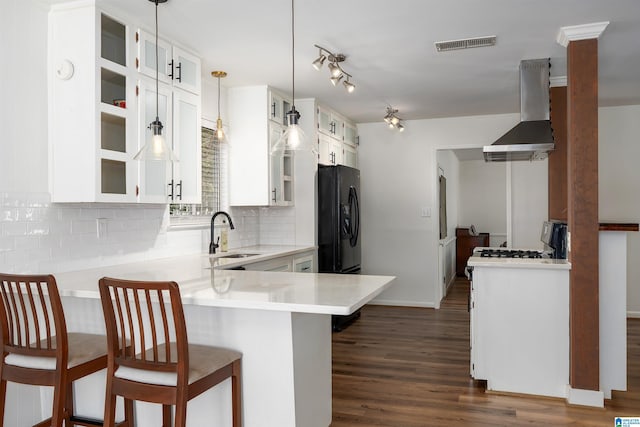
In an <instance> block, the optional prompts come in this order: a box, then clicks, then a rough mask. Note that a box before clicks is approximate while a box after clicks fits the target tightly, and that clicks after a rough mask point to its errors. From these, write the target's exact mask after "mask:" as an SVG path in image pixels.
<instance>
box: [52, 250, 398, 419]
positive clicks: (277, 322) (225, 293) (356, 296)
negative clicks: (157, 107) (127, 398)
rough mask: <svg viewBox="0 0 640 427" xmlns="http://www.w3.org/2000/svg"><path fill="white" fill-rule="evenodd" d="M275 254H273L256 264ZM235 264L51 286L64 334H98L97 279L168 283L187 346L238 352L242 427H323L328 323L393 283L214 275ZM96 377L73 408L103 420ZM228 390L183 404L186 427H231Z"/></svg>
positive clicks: (99, 271) (187, 264)
mask: <svg viewBox="0 0 640 427" xmlns="http://www.w3.org/2000/svg"><path fill="white" fill-rule="evenodd" d="M308 249H313V248H307V250H308ZM299 250H302V249H299ZM223 255H224V254H223ZM276 255H282V253H280V254H259V255H257V256H256V258H259V257H263V258H265V257H267V258H268V257H274V256H276ZM242 262H244V263H249V260H247V259H245V260H244V261H239V260H238V259H234V258H221V257H218V258H216V257H215V256H214V257H210V256H209V255H199V254H198V255H190V256H180V257H172V258H165V259H158V260H150V261H143V262H135V263H129V264H122V265H114V266H110V267H100V268H93V269H88V270H82V271H73V272H66V273H57V274H56V280H57V281H58V287H59V288H60V293H61V295H62V297H63V304H64V307H65V313H66V316H67V325H68V328H69V330H70V331H87V332H102V333H104V320H103V318H102V310H101V306H100V299H99V292H98V287H97V283H98V279H99V278H101V277H103V276H111V277H117V278H126V279H133V280H173V281H176V282H177V283H178V284H179V286H180V292H181V296H182V301H183V304H184V311H185V317H186V320H187V328H188V334H189V341H190V342H192V343H199V344H209V345H219V346H225V347H229V348H233V349H236V350H239V351H241V352H242V353H243V359H242V369H243V378H242V380H243V420H244V426H246V427H252V426H253V427H264V426H279V427H280V426H291V427H294V426H297V427H306V426H309V427H327V426H328V425H329V424H330V423H331V315H332V314H338V315H345V314H349V313H352V312H353V311H355V310H357V309H358V308H360V307H361V306H363V305H364V304H366V303H367V302H369V301H370V300H371V299H373V298H374V297H375V296H376V295H378V294H379V293H380V292H382V291H383V290H384V289H386V288H387V287H389V286H390V285H391V283H392V282H393V280H394V279H395V278H394V277H390V276H366V275H346V274H345V275H340V274H316V273H290V272H267V271H235V270H224V269H220V268H218V267H222V268H224V267H227V268H229V267H233V266H234V265H236V264H238V263H242ZM100 375H102V376H100V377H99V378H96V377H95V376H94V377H93V378H90V379H88V380H87V381H89V382H91V383H92V384H93V385H92V386H88V385H86V384H78V385H77V386H78V387H80V388H81V390H80V392H79V393H76V396H82V397H79V398H78V402H77V403H76V407H77V409H78V411H79V412H81V413H85V414H87V415H90V416H96V417H99V418H102V413H101V411H102V404H103V399H104V398H103V396H104V386H103V385H104V383H103V381H104V374H100ZM230 390H231V386H230V383H229V382H228V381H227V382H224V383H222V384H220V385H219V386H218V387H216V388H214V389H213V390H211V391H210V392H207V393H205V394H203V395H201V396H199V397H198V398H196V399H194V400H192V401H190V403H189V409H188V411H187V413H188V421H189V420H191V421H190V422H191V424H190V425H202V424H201V420H207V425H219V426H230V425H231V404H230V399H231V397H230ZM43 394H44V393H43ZM43 407H44V408H47V405H44V404H43ZM136 414H137V415H136V417H137V423H136V425H137V426H141V427H144V426H151V425H159V424H160V422H159V420H160V414H161V409H160V407H159V406H156V405H149V404H145V403H137V404H136ZM198 420H200V421H198Z"/></svg>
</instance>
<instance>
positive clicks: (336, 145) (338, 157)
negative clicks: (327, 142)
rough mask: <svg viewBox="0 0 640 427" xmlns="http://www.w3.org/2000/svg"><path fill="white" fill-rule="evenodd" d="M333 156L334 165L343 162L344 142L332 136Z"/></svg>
mask: <svg viewBox="0 0 640 427" xmlns="http://www.w3.org/2000/svg"><path fill="white" fill-rule="evenodd" d="M331 156H332V157H333V164H334V165H342V164H343V156H342V142H340V141H338V140H336V139H333V138H331Z"/></svg>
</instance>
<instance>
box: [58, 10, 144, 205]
mask: <svg viewBox="0 0 640 427" xmlns="http://www.w3.org/2000/svg"><path fill="white" fill-rule="evenodd" d="M49 20H50V22H49V24H50V32H51V37H50V40H52V42H51V43H50V45H49V63H50V65H51V66H52V72H53V77H52V79H51V92H50V93H51V96H50V98H49V122H50V129H51V131H50V138H49V144H50V150H49V155H50V160H51V161H50V164H51V193H52V201H53V202H110V201H113V202H135V200H136V191H137V173H138V170H137V166H138V165H137V164H136V163H137V162H135V161H134V160H133V155H134V154H135V152H136V148H137V144H136V134H135V126H136V117H135V68H134V67H132V66H131V64H132V62H133V61H132V58H131V57H130V56H128V55H129V52H130V50H129V49H128V45H129V42H130V40H131V38H130V36H131V33H130V29H129V27H128V26H127V25H126V23H125V21H123V20H121V19H118V18H116V17H115V16H112V15H111V14H108V13H106V12H104V11H102V10H101V9H99V8H97V7H96V6H95V5H93V4H89V5H86V6H81V7H77V8H71V9H70V8H65V7H64V6H62V5H53V6H52V7H51V13H50V15H49ZM70 164H73V167H70Z"/></svg>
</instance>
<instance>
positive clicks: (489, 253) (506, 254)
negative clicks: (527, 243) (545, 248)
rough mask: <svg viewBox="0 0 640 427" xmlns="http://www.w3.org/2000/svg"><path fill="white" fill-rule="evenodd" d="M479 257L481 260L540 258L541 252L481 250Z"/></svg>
mask: <svg viewBox="0 0 640 427" xmlns="http://www.w3.org/2000/svg"><path fill="white" fill-rule="evenodd" d="M480 256H481V257H483V258H528V259H535V258H542V257H543V252H541V251H533V250H519V249H482V251H481V252H480Z"/></svg>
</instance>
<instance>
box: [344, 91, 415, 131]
mask: <svg viewBox="0 0 640 427" xmlns="http://www.w3.org/2000/svg"><path fill="white" fill-rule="evenodd" d="M345 83H346V82H345ZM397 112H398V110H397V109H395V108H391V107H387V114H386V115H385V116H384V118H383V119H384V121H385V123H387V125H388V126H389V129H398V132H404V125H403V124H402V119H401V118H400V117H398V116H396V113H397Z"/></svg>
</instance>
